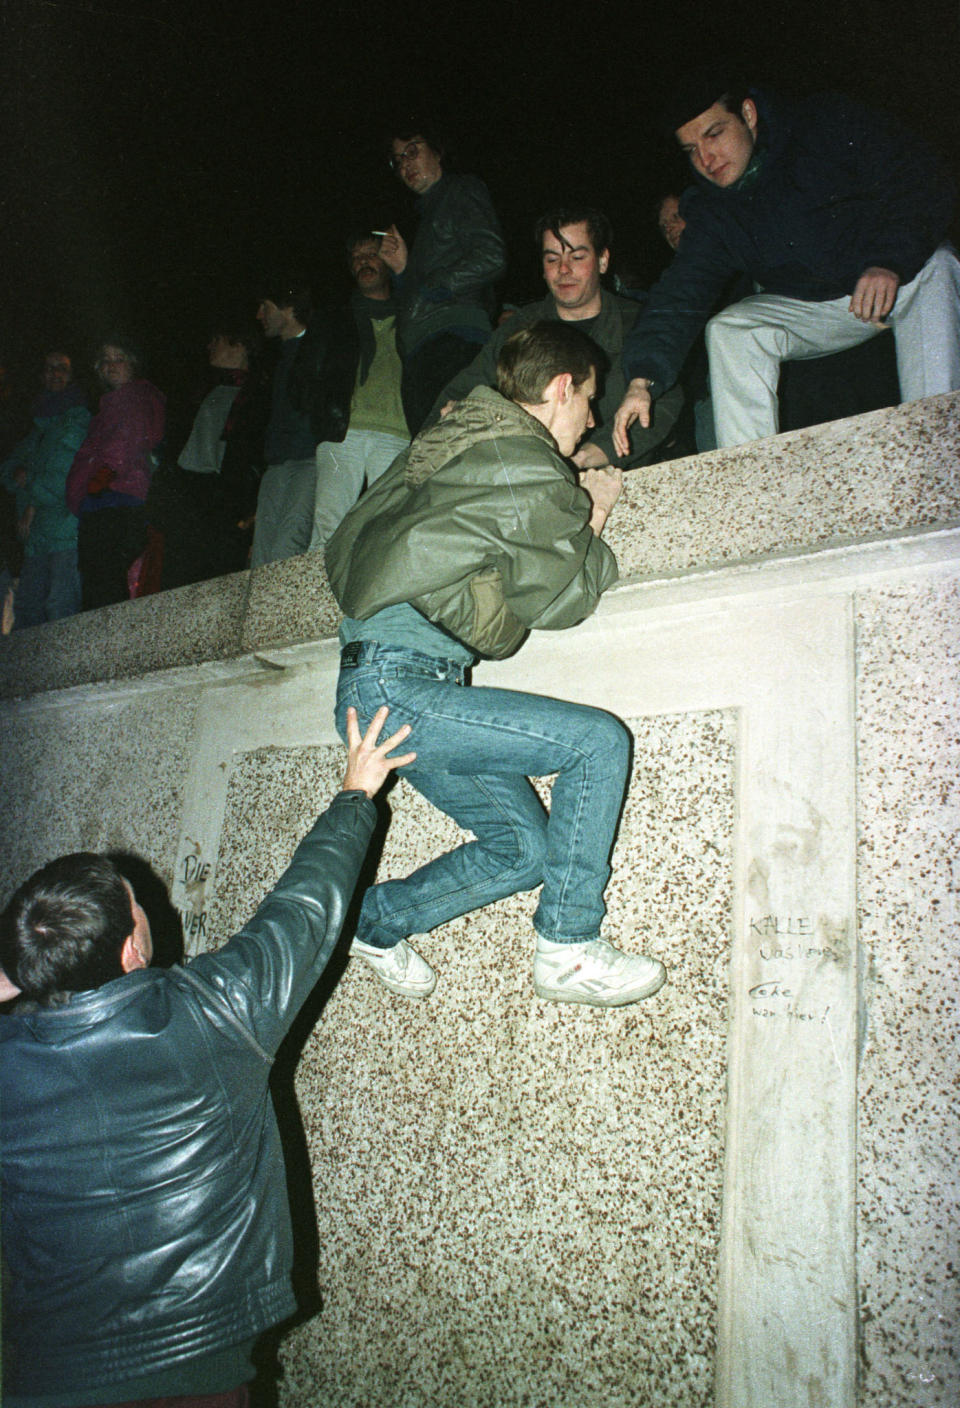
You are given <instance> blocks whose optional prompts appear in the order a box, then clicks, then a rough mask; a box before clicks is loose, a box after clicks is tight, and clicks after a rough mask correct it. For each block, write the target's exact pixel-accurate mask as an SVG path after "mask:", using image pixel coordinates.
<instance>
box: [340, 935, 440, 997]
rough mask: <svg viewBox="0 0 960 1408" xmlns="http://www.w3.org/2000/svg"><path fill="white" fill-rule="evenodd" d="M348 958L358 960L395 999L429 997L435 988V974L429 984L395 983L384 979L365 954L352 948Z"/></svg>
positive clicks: (389, 979)
mask: <svg viewBox="0 0 960 1408" xmlns="http://www.w3.org/2000/svg"><path fill="white" fill-rule="evenodd" d="M350 957H351V958H358V959H359V960H360V962H361V963H362V964H363V966H364V968H369V969H370V972H371V973H372V974H373V976H374V977H375V978H376V980H377V982H378V983H379V984H380V986H381V987H384V988H386V989H387V991H388V992H392V993H393V994H394V995H395V996H396V997H429V996H430V994H431V993H432V992H433V990H434V988H435V987H436V986H437V975H436V973H433V974H432V976H431V980H430V982H429V983H422V982H421V983H418V984H404V983H395V982H394V981H393V980H392V979H391V978H385V977H384V976H383V974H382V973H381V972H380V970H379V968H377V966H376V964H374V963H371V962H370V960H369V958H368V957H367V955H366V954H365V953H362V952H360V951H359V950H357V949H355V948H353V947H352V946H351V949H350Z"/></svg>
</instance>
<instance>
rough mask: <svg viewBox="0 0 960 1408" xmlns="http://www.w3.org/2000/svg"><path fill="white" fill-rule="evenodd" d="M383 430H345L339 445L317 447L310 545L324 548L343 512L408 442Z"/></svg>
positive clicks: (330, 442)
mask: <svg viewBox="0 0 960 1408" xmlns="http://www.w3.org/2000/svg"><path fill="white" fill-rule="evenodd" d="M409 443H410V441H409V440H402V439H401V438H400V436H399V435H389V434H388V433H387V432H386V431H385V430H348V431H347V433H346V436H345V437H344V439H343V440H342V441H341V442H340V444H334V443H333V442H332V441H324V442H323V443H322V444H320V445H318V446H317V492H316V497H315V499H314V505H313V534H312V536H311V538H310V547H311V549H313V548H324V547H326V545H327V541H328V539H330V538H332V537H333V534H334V532H335V530H336V529H337V528H338V527H339V525H340V523H341V522H342V520H343V519H344V518H345V517H346V514H347V512H348V511H349V510H350V509H351V508H352V507H353V505H354V504H355V503H356V502H357V499H359V497H360V492H361V490H362V489H363V486H364V481H366V483H367V484H368V485H370V484H373V483H374V481H375V480H377V479H379V478H380V476H381V474H383V472H384V470H386V469H389V468H390V466H391V465H392V464H393V462H394V460H395V459H396V458H397V455H399V453H400V451H401V450H405V449H406V448H407V446H408V445H409Z"/></svg>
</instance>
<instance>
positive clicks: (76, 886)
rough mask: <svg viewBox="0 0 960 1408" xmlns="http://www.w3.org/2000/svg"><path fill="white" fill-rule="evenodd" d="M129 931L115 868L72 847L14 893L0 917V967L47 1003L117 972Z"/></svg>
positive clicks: (125, 895)
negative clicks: (71, 849) (67, 853)
mask: <svg viewBox="0 0 960 1408" xmlns="http://www.w3.org/2000/svg"><path fill="white" fill-rule="evenodd" d="M132 932H133V910H132V907H131V904H130V892H129V891H128V889H127V887H126V885H125V884H124V881H123V877H122V875H121V874H120V871H119V870H118V869H117V867H116V865H114V863H113V861H112V860H110V859H109V858H108V857H107V856H100V855H94V854H93V853H92V852H89V851H78V852H75V853H74V854H73V855H69V856H61V857H60V859H59V860H54V861H50V863H49V864H48V865H45V866H43V867H42V868H41V869H40V870H38V871H36V872H35V873H34V874H33V875H31V876H30V879H29V880H27V881H25V882H24V884H22V885H21V886H20V888H19V889H18V890H17V892H16V893H15V894H14V896H13V898H12V899H11V900H10V902H9V904H8V905H7V907H6V909H5V910H4V911H3V914H2V915H0V967H2V968H3V971H4V972H5V973H6V975H7V977H8V978H9V979H10V981H11V982H12V983H15V984H16V986H17V987H18V988H19V989H20V991H21V994H22V995H23V997H25V998H27V999H29V1000H31V1001H33V1002H37V1003H39V1004H40V1005H41V1006H50V1005H51V1004H53V1003H55V1002H57V1001H59V1000H62V999H63V997H64V996H65V995H66V994H68V993H72V992H87V991H89V990H90V989H91V988H98V987H100V986H101V985H102V984H103V983H108V982H110V981H111V980H112V979H113V978H119V977H120V976H121V975H122V973H123V968H122V966H121V962H120V952H121V949H122V948H123V943H124V940H125V939H126V938H127V937H128V936H129V935H130V934H131V933H132Z"/></svg>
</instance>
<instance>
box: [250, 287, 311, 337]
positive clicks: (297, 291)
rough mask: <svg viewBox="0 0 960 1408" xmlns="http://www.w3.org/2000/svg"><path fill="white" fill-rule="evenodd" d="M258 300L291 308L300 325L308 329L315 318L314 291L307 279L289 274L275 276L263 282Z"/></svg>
mask: <svg viewBox="0 0 960 1408" xmlns="http://www.w3.org/2000/svg"><path fill="white" fill-rule="evenodd" d="M257 296H258V298H259V299H260V300H261V301H266V302H268V303H273V304H275V305H276V307H277V308H290V309H291V310H292V312H293V316H294V317H295V318H296V320H297V322H298V323H303V325H304V327H306V325H307V323H309V321H310V319H311V318H312V317H313V289H312V288H311V287H310V284H309V283H308V281H307V280H306V279H303V278H300V277H299V276H295V277H291V276H290V275H288V274H280V275H274V276H271V277H268V278H265V279H263V280H261V282H260V285H259V292H258V295H257Z"/></svg>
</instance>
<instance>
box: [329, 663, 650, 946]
mask: <svg viewBox="0 0 960 1408" xmlns="http://www.w3.org/2000/svg"><path fill="white" fill-rule="evenodd" d="M364 657H365V658H364V660H363V662H362V663H361V664H360V665H359V666H357V667H353V668H345V669H343V670H342V671H341V675H340V685H339V689H338V698H337V727H338V729H339V731H340V733H341V736H343V734H344V725H345V717H346V710H347V707H348V705H350V704H352V705H354V707H355V708H356V709H357V713H358V715H359V718H360V725H361V728H362V727H364V726H365V725H366V724H367V723H368V722H369V720H370V718H371V717H372V716H373V714H374V713H375V712H376V710H377V709H378V708H379V707H380V706H381V705H382V704H387V705H389V708H390V719H389V724H388V727H389V728H390V729H391V730H392V729H395V728H398V727H399V726H400V725H401V724H404V723H409V724H410V725H411V728H412V733H411V737H410V740H409V746H410V747H411V748H415V749H416V751H417V759H416V762H415V763H412V764H411V765H410V766H409V767H406V768H404V769H403V775H404V776H405V777H406V778H407V780H408V781H409V782H410V783H411V785H412V786H413V787H415V788H416V789H417V791H419V792H421V793H422V794H423V796H425V797H426V798H428V800H429V801H431V802H433V803H434V805H435V806H437V807H439V808H440V809H441V811H444V812H446V813H447V815H448V816H451V817H453V819H454V820H455V821H456V822H458V824H459V825H460V826H462V827H464V828H465V829H466V830H469V831H472V832H473V834H474V836H475V837H476V838H477V839H476V840H475V841H471V842H467V843H466V844H464V845H463V846H459V847H457V848H456V849H455V850H453V851H450V852H448V853H447V854H446V855H442V856H439V857H437V859H436V860H433V861H431V862H430V863H429V864H427V865H425V866H422V867H421V868H420V869H419V870H416V871H414V872H413V874H411V875H408V876H407V877H406V878H405V879H403V880H389V881H386V882H384V883H383V884H380V885H375V886H373V888H372V889H370V890H369V891H368V892H367V895H366V897H365V899H364V902H363V907H362V910H361V916H360V926H359V928H358V933H357V937H358V938H360V939H361V940H362V941H363V942H365V943H373V944H378V945H379V946H381V947H389V946H390V945H392V944H394V943H396V942H398V941H399V940H400V939H401V938H405V937H406V936H407V935H408V934H412V933H423V932H425V931H427V930H429V929H433V928H435V927H436V926H437V925H438V924H442V923H444V922H445V921H446V920H448V919H453V918H455V917H456V916H458V915H461V914H466V913H469V912H470V911H472V910H474V909H477V908H479V907H480V906H482V905H485V904H489V903H491V901H493V900H495V899H500V898H502V897H503V896H505V895H509V894H514V893H516V891H518V890H524V889H532V888H533V887H534V886H535V885H537V884H538V883H539V882H540V881H541V880H542V881H543V891H542V893H541V896H540V903H539V906H538V908H537V912H536V915H535V916H534V926H535V928H536V929H537V931H538V932H539V933H541V934H543V935H544V936H545V937H546V938H549V939H553V940H554V941H564V940H566V941H569V942H577V941H581V940H584V939H592V938H595V937H596V936H597V934H598V932H599V929H600V923H601V920H602V918H603V915H604V912H605V908H604V903H603V891H604V888H605V886H606V884H607V881H608V880H609V878H610V864H609V861H610V852H611V849H612V847H613V840H614V835H615V833H616V827H617V822H618V820H619V816H620V810H621V808H622V805H623V797H624V791H625V786H626V778H627V768H628V764H629V752H630V744H629V735H628V734H627V731H626V729H625V728H624V726H623V724H622V723H621V722H620V721H619V719H616V718H614V717H613V715H612V714H607V713H604V712H603V711H602V710H599V709H591V708H588V707H586V706H585V705H581V704H570V703H568V702H566V701H564V700H559V699H548V698H544V697H543V696H541V695H535V694H521V693H518V692H516V691H513V690H503V689H482V688H463V687H461V686H460V685H458V684H456V683H455V682H454V681H455V679H456V678H457V676H458V671H457V667H456V666H451V665H448V664H447V662H444V661H432V660H430V659H429V658H428V657H426V656H422V655H418V654H416V653H415V652H412V651H407V650H404V649H402V648H400V647H394V646H377V647H371V646H365V647H364ZM554 772H555V773H557V774H558V776H557V779H556V781H555V783H554V786H553V795H552V799H551V810H550V815H549V818H548V817H547V816H546V815H545V813H544V810H543V808H542V806H541V805H540V802H539V799H538V798H537V795H536V793H535V792H534V790H533V788H532V787H531V785H530V783H529V782H528V781H527V779H528V778H529V777H542V776H544V775H546V774H548V773H554Z"/></svg>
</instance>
